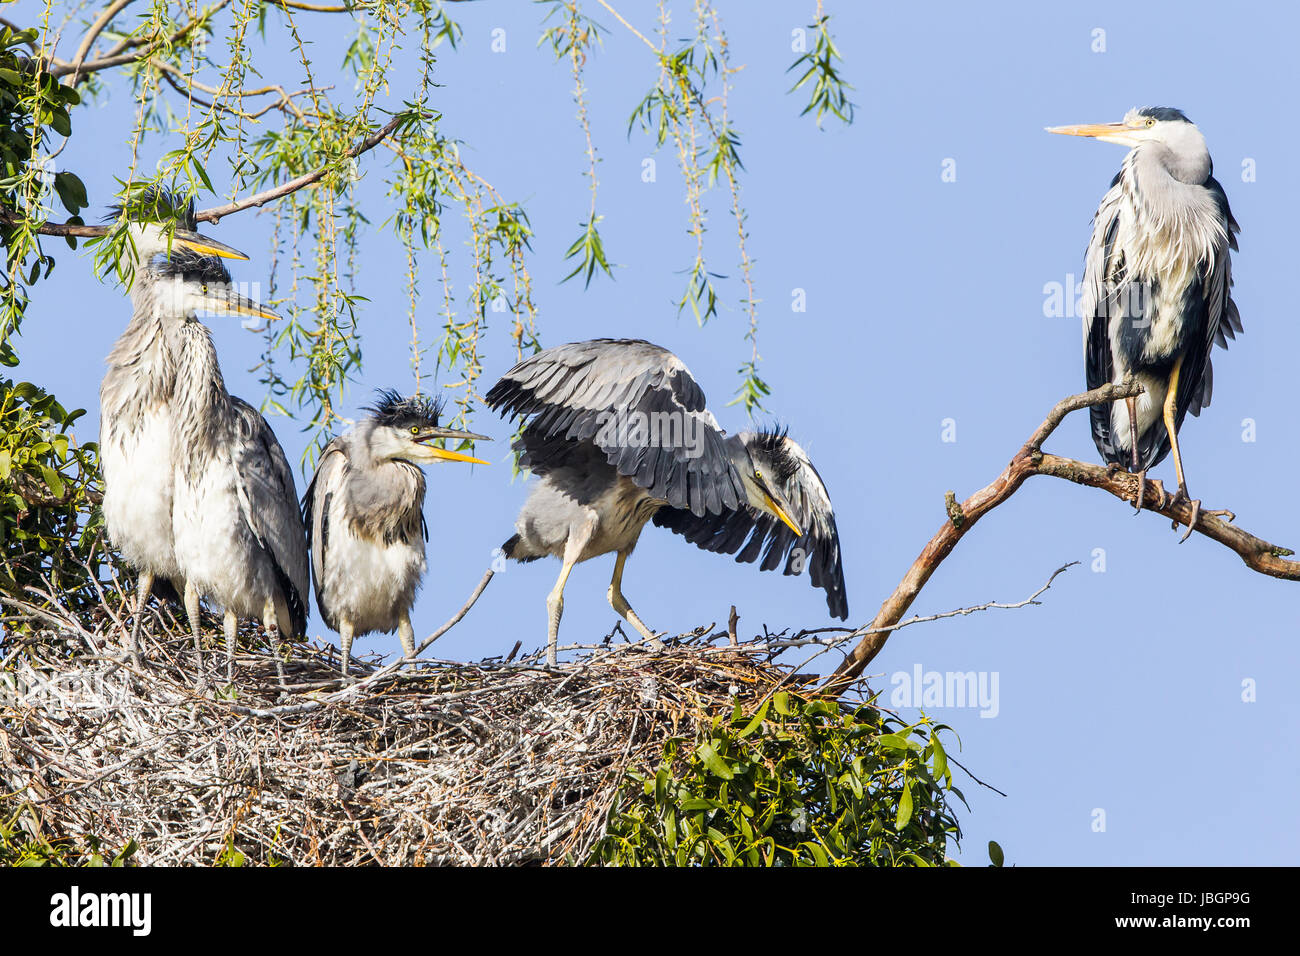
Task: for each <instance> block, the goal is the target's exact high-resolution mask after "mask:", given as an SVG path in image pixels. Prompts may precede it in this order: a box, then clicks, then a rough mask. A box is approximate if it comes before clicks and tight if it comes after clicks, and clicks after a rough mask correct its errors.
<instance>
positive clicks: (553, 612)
mask: <svg viewBox="0 0 1300 956" xmlns="http://www.w3.org/2000/svg"><path fill="white" fill-rule="evenodd" d="M571 550H572V549H571V548H569V547H566V548H565V549H564V566H563V567H561V568H560V576H559V578H558V579H556V582H555V587H553V588H551V593H550V594H548V595H547V596H546V621H547V623H546V664H547V666H548V667H555V666H556V665H557V664H558V663H559V659H558V657H557V656H556V648H557V647H558V646H559V643H560V618H561V617H562V616H563V615H564V585H565V583H566V582H567V581H568V580H569V572H570V571H572V570H573V566H574V565H575V564H577V561H576V560H575V559H572V558H571V555H570V552H571Z"/></svg>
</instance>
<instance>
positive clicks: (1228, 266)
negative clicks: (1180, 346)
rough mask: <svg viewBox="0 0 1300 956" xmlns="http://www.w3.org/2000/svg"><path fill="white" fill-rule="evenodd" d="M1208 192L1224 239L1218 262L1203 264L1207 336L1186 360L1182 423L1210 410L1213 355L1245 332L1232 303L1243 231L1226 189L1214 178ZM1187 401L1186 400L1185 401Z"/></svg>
mask: <svg viewBox="0 0 1300 956" xmlns="http://www.w3.org/2000/svg"><path fill="white" fill-rule="evenodd" d="M1205 188H1206V189H1208V190H1209V191H1210V194H1211V195H1212V196H1213V197H1214V200H1215V202H1216V203H1217V205H1218V207H1219V214H1220V215H1221V216H1222V221H1223V229H1224V231H1223V235H1222V236H1221V237H1220V239H1219V242H1218V243H1216V245H1215V250H1214V259H1213V261H1211V262H1204V263H1202V264H1201V273H1200V274H1201V294H1202V296H1203V298H1204V302H1205V310H1206V311H1205V336H1204V339H1203V341H1200V342H1194V343H1192V345H1191V347H1190V348H1189V349H1188V351H1187V356H1186V358H1184V360H1183V365H1184V371H1183V373H1182V374H1183V375H1185V376H1187V378H1186V379H1185V382H1186V384H1185V385H1184V380H1182V379H1181V378H1180V382H1179V389H1178V421H1180V422H1181V421H1182V418H1183V415H1184V414H1185V413H1186V412H1188V411H1190V412H1191V413H1192V414H1193V415H1199V414H1200V413H1201V409H1202V408H1208V407H1209V404H1210V399H1211V398H1212V397H1213V393H1214V368H1213V365H1212V364H1211V360H1210V353H1211V352H1212V351H1213V349H1214V346H1215V345H1216V344H1217V345H1218V346H1219V347H1220V348H1224V349H1226V348H1227V347H1228V340H1229V339H1235V338H1236V337H1237V333H1238V332H1241V331H1243V329H1242V327H1241V314H1240V313H1239V312H1238V311H1237V304H1236V303H1235V302H1233V301H1232V251H1234V250H1236V248H1237V233H1238V232H1240V231H1241V227H1240V226H1238V225H1237V220H1236V219H1234V218H1233V216H1232V209H1231V208H1230V207H1229V206H1228V197H1227V194H1226V193H1224V191H1223V187H1222V186H1220V185H1219V183H1218V181H1217V180H1215V179H1214V177H1210V178H1209V179H1208V180H1207V181H1206V183H1205ZM1184 399H1185V400H1184Z"/></svg>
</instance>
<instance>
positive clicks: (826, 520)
mask: <svg viewBox="0 0 1300 956" xmlns="http://www.w3.org/2000/svg"><path fill="white" fill-rule="evenodd" d="M779 485H780V491H781V493H782V494H783V495H784V496H785V498H786V500H787V501H789V502H790V506H791V508H793V509H794V515H793V517H794V519H795V523H796V524H798V525H799V527H801V528H802V529H803V532H804V533H803V535H802V536H801V537H798V538H796V537H795V534H794V532H793V531H791V530H790V528H789V527H788V526H787V525H786V524H785V523H784V522H782V521H780V520H778V519H777V518H774V517H772V516H771V515H768V514H766V513H764V512H760V511H756V510H755V509H753V508H751V507H750V506H749V505H747V504H745V505H741V506H740V507H739V508H735V509H731V510H727V511H724V512H723V513H721V514H707V515H703V516H699V515H695V514H692V513H691V512H690V511H686V510H684V509H680V508H672V507H668V508H660V509H659V510H658V511H657V512H655V516H654V523H655V524H657V525H658V526H659V527H661V528H668V529H669V530H670V531H673V532H675V533H677V534H680V535H681V536H682V537H684V538H685V539H686V540H687V541H689V542H691V543H692V544H694V545H697V546H698V547H700V548H703V549H704V550H705V551H712V552H714V553H716V554H735V555H736V560H737V561H743V562H746V563H752V562H754V561H757V560H759V557H760V555H761V556H762V563H761V564H760V565H759V568H760V569H761V570H763V571H772V570H774V569H776V568H777V567H779V566H781V564H782V562H784V565H785V571H784V573H785V574H793V575H798V574H801V573H803V572H804V571H805V570H806V571H807V572H808V578H809V580H810V582H811V583H812V585H813V587H817V588H821V589H822V590H824V591H825V592H826V606H827V608H829V609H830V613H831V615H832V616H833V617H838V618H840V619H844V618H847V617H848V616H849V602H848V594H847V593H846V591H845V588H844V562H843V559H842V557H841V554H840V536H839V531H838V530H836V527H835V512H834V510H833V508H832V507H831V499H830V495H829V494H828V493H827V491H826V485H825V484H824V483H823V482H822V479H821V476H820V475H819V474H817V469H816V468H814V467H813V465H812V462H811V461H809V460H808V459H807V457H806V456H803V455H801V456H799V467H798V468H797V469H796V470H795V471H794V473H793V474H792V475H790V476H789V477H788V478H786V479H785V480H784V481H781V482H780V483H779Z"/></svg>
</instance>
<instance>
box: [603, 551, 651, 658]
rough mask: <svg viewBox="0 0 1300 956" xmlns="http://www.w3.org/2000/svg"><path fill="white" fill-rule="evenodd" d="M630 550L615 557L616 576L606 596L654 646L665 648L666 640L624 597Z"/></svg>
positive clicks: (613, 606) (620, 614)
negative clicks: (624, 567) (656, 632)
mask: <svg viewBox="0 0 1300 956" xmlns="http://www.w3.org/2000/svg"><path fill="white" fill-rule="evenodd" d="M627 555H628V552H626V551H620V552H619V553H618V557H617V558H615V559H614V577H613V578H612V579H611V580H610V582H609V590H608V591H607V592H605V596H606V597H607V598H609V606H610V607H612V608H613V609H614V610H615V611H616V612H618V615H619V617H622V618H623V619H624V620H626V621H627V622H628V623H629V624H631V625H632V626H633V627H635V628H636V629H637V630H638V631H640V632H641V636H642V637H644V638H645V639H646V640H647V641H648V642H649V644H650V646H651V647H652V648H654V649H655V650H656V651H662V650H663V649H664V642H663V641H661V640H659V638H657V637H656V636H655V634H654V631H652V630H650V628H648V627H646V626H645V624H644V623H642V621H641V618H639V617H637V613H636V611H634V610H632V605H630V604H628V603H627V598H625V597H623V565H624V564H626V563H627Z"/></svg>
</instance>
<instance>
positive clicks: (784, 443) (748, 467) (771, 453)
mask: <svg viewBox="0 0 1300 956" xmlns="http://www.w3.org/2000/svg"><path fill="white" fill-rule="evenodd" d="M736 441H738V442H739V444H740V445H741V447H743V448H744V450H745V453H746V454H745V455H743V456H740V457H741V459H742V460H741V461H739V462H737V463H736V466H737V467H736V470H737V471H738V472H740V478H741V481H742V482H744V485H745V494H746V495H747V496H748V498H749V504H750V506H751V507H753V508H755V509H756V510H758V511H761V512H763V513H764V514H769V515H772V517H774V518H777V519H779V520H780V521H781V522H782V523H784V524H785V526H786V527H788V528H789V529H790V530H791V531H793V532H794V533H795V536H796V537H803V530H802V529H801V528H800V527H799V524H798V522H797V521H796V520H795V510H794V508H793V507H792V506H791V504H790V502H789V501H788V500H787V498H786V496H785V493H784V492H783V491H782V488H784V487H785V485H786V482H788V481H789V480H790V478H791V477H792V476H793V475H794V474H795V472H796V471H797V470H798V468H799V459H800V458H802V459H804V460H805V461H806V460H807V457H808V456H807V455H805V454H804V451H803V449H802V448H800V447H799V445H798V444H797V443H796V442H795V440H794V439H793V438H790V437H788V436H787V435H786V434H785V432H784V431H771V432H741V433H740V434H739V435H737V436H736Z"/></svg>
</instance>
